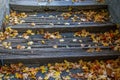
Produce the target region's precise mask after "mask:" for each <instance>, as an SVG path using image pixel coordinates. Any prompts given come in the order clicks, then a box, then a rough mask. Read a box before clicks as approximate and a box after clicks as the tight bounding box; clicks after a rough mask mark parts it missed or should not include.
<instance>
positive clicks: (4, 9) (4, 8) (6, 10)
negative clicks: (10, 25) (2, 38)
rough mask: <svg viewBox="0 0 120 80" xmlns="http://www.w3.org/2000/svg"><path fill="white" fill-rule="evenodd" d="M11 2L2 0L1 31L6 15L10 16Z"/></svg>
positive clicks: (0, 11) (0, 13)
mask: <svg viewBox="0 0 120 80" xmlns="http://www.w3.org/2000/svg"><path fill="white" fill-rule="evenodd" d="M8 3H9V0H0V29H1V25H2V22H3V19H4V16H5V15H6V14H9V5H8Z"/></svg>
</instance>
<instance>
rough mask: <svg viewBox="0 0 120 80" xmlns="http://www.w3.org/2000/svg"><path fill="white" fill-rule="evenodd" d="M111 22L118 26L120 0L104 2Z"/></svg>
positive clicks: (119, 21)
mask: <svg viewBox="0 0 120 80" xmlns="http://www.w3.org/2000/svg"><path fill="white" fill-rule="evenodd" d="M106 3H107V4H108V6H109V11H110V14H111V18H112V21H113V22H114V23H118V24H120V0H106Z"/></svg>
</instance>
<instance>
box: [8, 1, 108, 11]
mask: <svg viewBox="0 0 120 80" xmlns="http://www.w3.org/2000/svg"><path fill="white" fill-rule="evenodd" d="M10 7H11V8H12V9H13V10H18V11H45V10H46V9H47V10H52V11H68V10H71V9H80V10H81V9H98V8H107V5H106V4H105V1H104V0H11V1H10Z"/></svg>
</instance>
